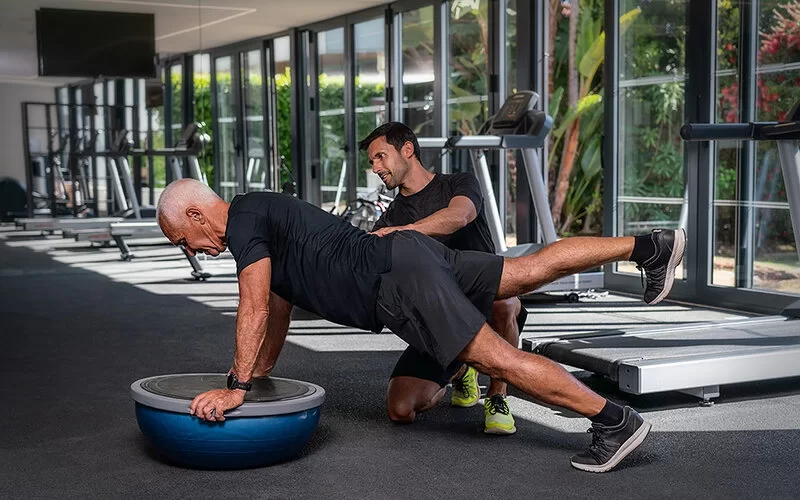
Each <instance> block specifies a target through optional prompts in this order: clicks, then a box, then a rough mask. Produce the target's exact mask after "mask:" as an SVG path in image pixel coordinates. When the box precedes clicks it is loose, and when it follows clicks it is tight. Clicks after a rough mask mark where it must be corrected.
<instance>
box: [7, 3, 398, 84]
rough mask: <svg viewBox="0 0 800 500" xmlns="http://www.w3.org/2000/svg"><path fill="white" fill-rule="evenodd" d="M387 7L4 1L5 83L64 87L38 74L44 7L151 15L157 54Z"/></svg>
mask: <svg viewBox="0 0 800 500" xmlns="http://www.w3.org/2000/svg"><path fill="white" fill-rule="evenodd" d="M385 3H388V1H387V0H154V1H147V0H141V1H139V0H49V1H42V0H3V1H2V4H3V6H2V10H0V82H19V83H26V84H33V85H60V84H63V83H64V82H66V81H70V80H68V79H58V78H40V77H38V76H36V73H37V70H36V68H37V56H36V26H35V12H36V9H38V8H41V7H53V8H63V9H81V10H108V11H123V12H143V13H152V14H154V15H155V20H156V50H157V51H158V52H159V54H162V55H166V54H177V53H181V52H189V51H195V50H200V49H208V48H213V47H219V46H221V45H226V44H229V43H233V42H237V41H241V40H246V39H248V38H254V37H258V36H265V35H269V34H272V33H278V32H281V31H284V30H287V29H290V28H293V27H297V26H303V25H306V24H310V23H314V22H317V21H323V20H326V19H330V18H333V17H337V16H340V15H343V14H348V13H351V12H356V11H359V10H362V9H366V8H369V7H373V6H376V5H381V4H385Z"/></svg>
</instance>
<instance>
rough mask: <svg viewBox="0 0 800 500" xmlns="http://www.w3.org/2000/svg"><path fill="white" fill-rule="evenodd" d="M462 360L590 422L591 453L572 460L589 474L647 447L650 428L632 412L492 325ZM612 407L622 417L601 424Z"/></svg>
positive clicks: (475, 339)
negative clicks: (514, 343) (511, 341)
mask: <svg viewBox="0 0 800 500" xmlns="http://www.w3.org/2000/svg"><path fill="white" fill-rule="evenodd" d="M458 359H459V360H460V361H462V362H464V363H467V364H469V365H471V366H474V367H475V368H476V369H477V370H479V371H480V372H481V373H485V374H487V375H489V376H490V377H492V378H497V379H501V380H505V381H506V382H508V383H509V384H511V385H513V386H514V387H516V388H518V389H520V390H521V391H523V392H525V393H526V394H528V395H530V396H533V397H534V398H536V399H538V400H539V401H542V402H544V403H547V404H551V405H556V406H560V407H562V408H566V409H568V410H572V411H574V412H576V413H578V414H580V415H583V416H584V417H587V418H589V419H591V420H592V421H593V425H592V431H593V440H592V445H591V446H590V448H589V452H586V453H582V454H578V455H575V456H573V457H572V460H571V463H572V466H573V467H575V468H578V469H581V470H585V471H590V472H606V471H608V470H611V469H612V468H613V467H615V466H616V465H617V464H618V463H619V462H620V461H621V460H622V459H623V458H625V457H626V456H627V455H628V454H629V453H630V452H632V451H633V450H634V449H636V448H637V447H638V446H639V445H640V444H642V442H644V439H645V438H646V437H647V434H648V433H649V431H650V424H649V423H647V422H645V421H644V420H643V419H642V418H641V416H640V415H639V414H638V413H636V412H635V411H634V410H632V409H631V408H628V407H625V408H622V409H621V408H620V407H619V406H618V405H616V404H614V403H611V402H609V401H607V400H606V399H605V398H603V397H602V396H600V395H598V394H597V393H595V392H594V391H592V390H591V389H589V388H588V387H586V386H585V385H583V384H582V383H581V382H580V381H578V380H577V379H576V378H575V377H573V376H572V375H571V374H570V373H569V372H567V371H566V370H565V369H564V368H563V367H561V366H560V365H559V364H557V363H555V362H553V361H551V360H549V359H547V358H545V357H543V356H539V355H537V354H533V353H529V352H524V351H522V350H520V349H517V348H515V347H512V346H511V345H510V344H509V343H508V342H506V341H505V340H503V339H502V338H500V336H499V335H498V334H497V333H495V332H494V331H493V330H492V329H491V328H490V327H489V325H487V324H484V325H483V327H481V329H480V330H479V331H478V333H477V334H476V335H475V337H474V338H473V339H472V341H471V342H470V343H469V344H467V347H466V348H465V349H464V350H463V351H461V353H460V354H459V356H458ZM612 408H615V410H614V412H621V413H622V417H617V418H616V419H615V420H613V422H601V420H605V419H606V417H607V416H608V413H609V412H610V410H611V409H612ZM620 410H621V411H620ZM620 418H621V420H620Z"/></svg>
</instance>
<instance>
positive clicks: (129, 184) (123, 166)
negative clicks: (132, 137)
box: [118, 156, 142, 219]
mask: <svg viewBox="0 0 800 500" xmlns="http://www.w3.org/2000/svg"><path fill="white" fill-rule="evenodd" d="M118 160H119V163H118V165H119V170H120V175H121V176H122V180H123V181H124V182H125V184H124V187H125V191H126V192H127V194H128V198H129V199H130V205H131V208H132V209H133V216H134V217H135V218H137V219H141V218H142V211H141V208H140V207H139V200H138V199H137V198H136V188H135V187H134V185H133V179H132V178H131V170H130V168H129V166H128V158H127V157H125V156H120V157H119V158H118Z"/></svg>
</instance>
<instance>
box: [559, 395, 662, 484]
mask: <svg viewBox="0 0 800 500" xmlns="http://www.w3.org/2000/svg"><path fill="white" fill-rule="evenodd" d="M622 411H623V413H622V415H623V417H622V423H621V424H619V425H617V426H614V427H607V426H605V425H601V424H596V423H595V424H592V427H591V428H590V429H589V430H588V431H587V432H589V433H591V434H592V444H591V445H589V449H588V450H587V451H585V452H583V453H579V454H577V455H575V456H574V457H572V460H571V462H572V466H573V467H575V468H576V469H580V470H584V471H587V472H608V471H610V470H611V469H613V468H614V467H616V466H617V464H618V463H620V462H621V461H622V459H623V458H625V457H626V456H628V454H629V453H630V452H632V451H633V450H635V449H636V448H638V447H639V445H640V444H642V443H643V442H644V440H645V438H646V437H647V434H649V433H650V428H651V427H652V424H650V423H649V422H645V421H644V419H643V418H642V416H641V415H639V414H638V413H637V412H636V410H634V409H632V408H631V407H630V406H626V407H625V408H623V410H622Z"/></svg>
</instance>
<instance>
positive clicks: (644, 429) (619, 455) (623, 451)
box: [570, 422, 653, 472]
mask: <svg viewBox="0 0 800 500" xmlns="http://www.w3.org/2000/svg"><path fill="white" fill-rule="evenodd" d="M652 427H653V424H651V423H650V422H645V423H643V424H642V426H641V427H639V429H637V430H636V432H634V433H633V436H631V437H629V438H628V440H627V441H625V442H624V443H623V444H622V446H620V448H619V450H617V452H616V453H615V454H614V456H613V457H611V460H609V461H608V462H606V463H604V464H603V465H594V466H593V465H587V464H576V463H575V462H570V463H571V464H572V466H573V467H575V468H576V469H579V470H582V471H586V472H608V471H610V470H611V469H613V468H614V467H616V466H617V464H619V463H620V462H621V461H622V459H623V458H625V457H627V456H628V455H629V454H630V453H631V452H632V451H633V450H635V449H636V448H638V447H639V445H641V444H642V443H643V442H644V440H645V438H647V435H648V434H650V429H651V428H652Z"/></svg>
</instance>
